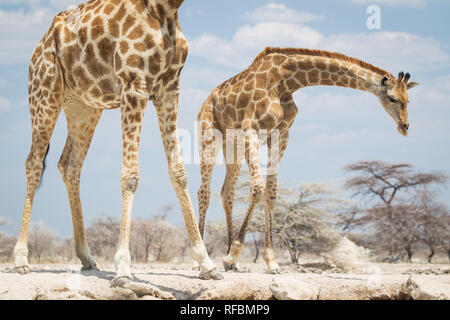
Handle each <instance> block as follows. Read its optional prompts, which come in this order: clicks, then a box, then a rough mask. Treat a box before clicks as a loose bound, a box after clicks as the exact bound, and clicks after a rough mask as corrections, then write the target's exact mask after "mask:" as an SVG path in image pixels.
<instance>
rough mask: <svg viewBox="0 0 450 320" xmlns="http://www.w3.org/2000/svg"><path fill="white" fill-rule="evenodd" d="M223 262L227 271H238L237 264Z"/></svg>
mask: <svg viewBox="0 0 450 320" xmlns="http://www.w3.org/2000/svg"><path fill="white" fill-rule="evenodd" d="M222 262H223V267H224V269H225V271H238V268H237V266H236V263H228V262H226V261H225V260H223V261H222Z"/></svg>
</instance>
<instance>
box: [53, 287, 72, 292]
mask: <svg viewBox="0 0 450 320" xmlns="http://www.w3.org/2000/svg"><path fill="white" fill-rule="evenodd" d="M51 291H53V292H67V291H70V289H69V288H68V287H67V286H66V285H56V286H54V287H52V289H51Z"/></svg>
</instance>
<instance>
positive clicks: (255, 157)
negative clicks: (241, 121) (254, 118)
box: [223, 130, 264, 270]
mask: <svg viewBox="0 0 450 320" xmlns="http://www.w3.org/2000/svg"><path fill="white" fill-rule="evenodd" d="M245 138H246V142H245V157H246V159H247V163H248V167H249V171H250V204H249V207H248V209H247V213H246V215H245V218H244V221H243V222H242V225H241V228H240V230H239V233H238V235H237V236H236V238H235V239H234V241H233V242H232V244H231V248H230V250H229V253H228V255H227V256H226V257H225V258H224V259H223V266H224V268H225V270H233V269H236V263H237V260H238V259H239V255H240V254H241V252H242V249H243V248H244V240H245V234H246V233H247V230H248V226H249V224H250V220H251V218H252V215H253V212H254V211H255V208H256V205H257V204H258V203H259V202H260V201H261V199H262V197H263V194H264V180H263V178H262V174H261V170H260V165H259V141H258V136H257V133H256V132H254V130H247V132H246V134H245Z"/></svg>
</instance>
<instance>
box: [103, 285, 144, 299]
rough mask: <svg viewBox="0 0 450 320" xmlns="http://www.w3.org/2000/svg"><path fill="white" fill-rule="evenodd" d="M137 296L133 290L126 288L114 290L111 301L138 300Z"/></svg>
mask: <svg viewBox="0 0 450 320" xmlns="http://www.w3.org/2000/svg"><path fill="white" fill-rule="evenodd" d="M137 298H138V297H137V295H136V293H134V291H133V290H130V289H125V288H120V287H118V288H114V289H113V294H112V296H111V297H110V298H109V300H137Z"/></svg>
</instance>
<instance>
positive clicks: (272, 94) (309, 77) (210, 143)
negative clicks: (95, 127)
mask: <svg viewBox="0 0 450 320" xmlns="http://www.w3.org/2000/svg"><path fill="white" fill-rule="evenodd" d="M409 79H410V74H409V73H407V74H404V73H403V72H401V73H400V74H399V75H398V77H397V78H395V77H394V76H393V75H392V74H390V73H389V72H387V71H384V70H382V69H380V68H378V67H375V66H373V65H371V64H369V63H367V62H364V61H361V60H359V59H356V58H352V57H348V56H346V55H343V54H340V53H335V52H328V51H321V50H310V49H298V48H272V47H267V48H266V49H265V50H264V51H263V52H261V53H260V54H259V55H258V56H257V57H256V58H255V60H254V61H253V63H252V64H251V65H250V66H249V67H248V68H247V69H246V70H244V71H243V72H241V73H239V74H238V75H236V76H234V77H232V78H231V79H229V80H227V81H225V82H224V83H222V84H221V85H219V86H218V87H217V88H215V89H214V90H213V91H212V93H211V94H210V96H209V97H208V98H207V99H206V101H205V102H204V104H203V105H202V107H201V109H200V112H199V114H198V136H199V145H200V162H201V166H200V167H201V176H202V184H201V187H200V189H199V191H198V206H199V229H200V233H201V234H202V236H203V231H204V224H205V216H206V211H207V210H208V206H209V200H210V180H211V173H212V170H213V168H214V163H215V159H216V157H217V154H218V151H219V150H220V147H221V145H222V149H223V153H224V157H225V161H226V176H225V181H224V183H223V187H222V190H221V197H222V204H223V208H224V211H225V215H226V221H227V229H228V255H227V256H226V257H225V258H224V259H223V265H224V267H225V269H226V270H235V269H236V263H237V261H238V258H239V255H240V252H241V251H242V249H243V245H244V239H245V234H246V231H247V228H248V225H249V223H250V219H251V217H252V214H253V211H254V209H255V207H256V205H257V204H258V203H259V202H260V201H261V200H263V199H264V210H265V241H264V254H263V258H264V261H265V263H266V265H267V268H268V271H269V273H273V274H277V273H280V268H279V266H278V264H277V263H276V260H275V257H274V252H273V245H272V211H273V207H274V203H275V201H276V197H277V177H278V167H279V162H280V160H281V158H282V157H283V155H284V153H285V151H286V148H287V145H288V140H289V129H290V127H291V126H292V124H293V122H294V119H295V117H296V115H297V113H298V108H297V106H296V104H295V102H294V100H293V98H292V94H293V93H294V92H295V91H297V90H299V89H300V88H304V87H308V86H317V85H326V86H340V87H346V88H352V89H358V90H364V91H368V92H370V93H373V94H374V95H375V96H377V97H378V99H379V101H380V103H381V105H382V106H383V108H384V109H385V110H386V111H387V113H388V114H389V115H390V116H391V117H392V119H393V120H394V121H395V123H396V125H397V129H398V131H399V132H400V133H401V134H402V135H404V136H407V134H408V129H409V123H408V115H407V105H408V103H409V98H408V92H407V90H409V89H411V88H413V87H415V86H417V85H418V83H415V82H409ZM261 130H266V132H267V138H266V139H265V140H266V143H267V147H268V158H269V159H268V160H269V161H268V173H267V177H266V181H265V183H264V180H263V177H262V174H261V168H260V161H259V159H260V157H259V153H260V150H259V148H260V142H259V138H258V132H261ZM237 133H238V134H237ZM240 134H242V135H240ZM263 141H264V139H263ZM227 149H228V150H227ZM229 149H231V150H229ZM239 150H242V151H243V152H239ZM244 158H245V160H246V162H247V164H248V168H249V172H250V179H251V180H250V203H249V206H248V209H247V212H246V215H245V218H244V221H243V223H242V225H241V227H240V230H239V232H238V234H237V235H236V237H235V238H233V231H232V230H233V220H232V211H233V200H234V191H235V184H236V182H237V179H238V177H239V174H240V169H241V164H242V162H243V160H244Z"/></svg>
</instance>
